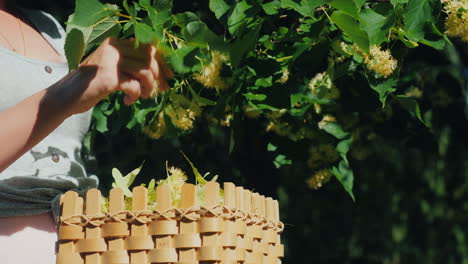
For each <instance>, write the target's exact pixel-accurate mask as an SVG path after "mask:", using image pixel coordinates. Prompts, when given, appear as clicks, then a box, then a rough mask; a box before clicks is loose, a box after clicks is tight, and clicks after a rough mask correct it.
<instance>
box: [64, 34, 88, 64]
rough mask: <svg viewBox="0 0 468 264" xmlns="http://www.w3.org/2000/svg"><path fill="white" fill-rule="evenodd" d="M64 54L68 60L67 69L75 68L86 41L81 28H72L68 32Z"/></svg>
mask: <svg viewBox="0 0 468 264" xmlns="http://www.w3.org/2000/svg"><path fill="white" fill-rule="evenodd" d="M64 48H65V56H66V57H67V61H68V68H69V70H73V69H76V68H77V67H78V65H79V64H80V62H81V58H83V55H84V52H85V49H86V42H85V36H84V33H83V31H82V30H79V29H78V28H73V29H72V30H70V32H68V34H67V37H66V39H65V47H64Z"/></svg>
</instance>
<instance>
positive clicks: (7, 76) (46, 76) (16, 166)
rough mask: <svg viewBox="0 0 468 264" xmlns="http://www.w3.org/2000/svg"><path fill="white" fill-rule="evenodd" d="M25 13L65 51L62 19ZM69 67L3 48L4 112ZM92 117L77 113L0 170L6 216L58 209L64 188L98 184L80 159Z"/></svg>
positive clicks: (0, 83)
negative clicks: (83, 141) (60, 20)
mask: <svg viewBox="0 0 468 264" xmlns="http://www.w3.org/2000/svg"><path fill="white" fill-rule="evenodd" d="M22 12H23V13H24V14H25V15H26V16H27V17H28V19H29V20H30V21H31V23H32V24H33V25H34V26H35V27H36V29H37V30H38V31H39V32H41V33H42V35H43V36H44V38H45V39H46V40H47V41H49V43H50V44H51V45H52V46H53V47H54V48H55V49H56V50H57V51H58V52H59V53H61V54H64V51H63V46H64V37H65V32H64V30H63V28H62V27H61V26H60V24H59V23H58V22H57V21H56V20H55V19H54V18H53V17H52V16H50V15H49V14H46V13H44V12H41V11H33V10H24V9H22ZM67 72H68V68H67V64H66V63H53V62H44V61H40V60H35V59H31V58H28V57H24V56H21V55H18V54H16V53H13V52H11V51H9V50H7V49H4V48H1V47H0V94H1V95H2V96H0V111H4V110H6V109H8V108H10V107H12V106H14V105H16V104H17V103H19V102H20V101H22V100H24V99H25V98H26V97H28V96H30V95H32V94H34V93H36V92H38V91H40V90H42V89H45V88H47V87H49V86H51V85H52V84H54V83H55V82H57V81H58V80H60V79H61V78H62V77H63V76H65V75H66V74H67ZM90 119H91V112H87V113H84V114H79V115H74V116H71V117H70V118H68V119H66V120H65V122H63V123H62V124H61V125H60V126H59V127H58V128H57V129H55V130H54V131H53V132H52V133H51V134H50V135H49V136H47V137H46V138H44V140H42V141H41V142H40V143H38V144H37V145H36V146H34V147H33V148H32V149H31V150H30V151H28V152H26V153H25V154H24V155H23V156H22V157H20V158H19V159H18V160H17V161H16V162H14V163H13V164H12V165H11V166H9V167H8V168H7V169H6V170H4V171H3V172H1V173H0V216H17V215H34V214H40V213H44V212H49V211H51V210H52V211H53V212H54V214H57V213H58V210H59V207H58V206H59V197H60V195H61V194H62V193H64V192H66V191H68V190H70V189H74V190H77V191H83V190H86V189H88V188H91V187H96V186H97V178H96V176H88V175H87V174H86V171H85V169H84V167H83V165H82V162H81V158H80V151H81V144H82V140H83V136H84V135H85V133H86V132H87V130H88V127H89V123H90ZM1 126H2V124H0V127H1ZM0 151H1V150H0Z"/></svg>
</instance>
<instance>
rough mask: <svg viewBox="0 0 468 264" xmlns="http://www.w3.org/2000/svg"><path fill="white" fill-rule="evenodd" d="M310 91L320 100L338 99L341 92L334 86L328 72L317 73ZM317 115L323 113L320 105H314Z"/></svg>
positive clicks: (310, 85) (311, 81)
mask: <svg viewBox="0 0 468 264" xmlns="http://www.w3.org/2000/svg"><path fill="white" fill-rule="evenodd" d="M309 90H310V91H311V92H312V93H313V94H315V95H317V96H318V97H320V98H326V99H338V98H339V97H340V90H338V88H336V86H335V85H333V83H332V80H331V78H330V76H329V75H328V74H327V73H326V72H321V73H317V74H316V75H315V76H314V77H313V78H312V79H311V80H310V82H309ZM314 109H315V112H316V113H317V114H320V113H321V112H322V107H321V105H320V104H314Z"/></svg>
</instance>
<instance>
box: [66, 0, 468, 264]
mask: <svg viewBox="0 0 468 264" xmlns="http://www.w3.org/2000/svg"><path fill="white" fill-rule="evenodd" d="M114 2H117V1H114ZM90 5H93V9H87V6H90ZM442 8H443V5H442V4H441V3H440V1H439V0H391V1H364V0H332V1H326V0H301V1H296V0H273V1H254V0H240V1H230V0H210V1H193V2H191V3H190V4H181V3H177V2H174V4H173V3H172V1H170V0H157V1H150V0H140V1H124V2H123V3H121V4H120V3H118V4H112V5H111V4H104V3H100V2H98V1H97V0H92V1H87V0H77V3H76V13H75V15H74V16H73V17H72V18H71V19H70V21H69V23H68V32H69V34H68V38H67V44H68V45H67V47H66V49H67V56H68V57H69V62H70V68H74V67H76V65H77V63H78V62H79V60H80V59H81V58H82V57H83V56H85V55H86V53H88V52H90V51H91V50H92V49H93V48H94V47H96V45H98V44H99V42H100V41H102V37H104V36H111V35H112V36H119V37H123V38H128V37H135V38H136V40H137V42H138V43H140V44H141V43H152V44H154V45H157V46H158V48H159V50H161V53H162V54H163V55H164V56H165V58H166V61H167V62H168V63H169V64H170V66H171V67H172V69H173V70H174V71H175V73H176V74H175V77H174V78H173V80H171V87H172V89H171V90H170V91H169V92H167V93H164V94H162V95H160V96H158V97H156V98H153V99H149V100H140V101H138V102H137V103H136V104H135V105H133V106H132V107H124V106H122V96H121V95H112V96H110V97H109V98H107V99H106V100H105V101H103V102H102V103H101V104H99V105H98V106H96V108H95V109H94V113H93V117H94V122H93V129H92V132H91V134H90V135H89V138H88V140H89V141H88V142H89V144H88V145H89V146H90V148H92V150H93V154H94V155H95V156H96V158H97V161H98V162H99V170H98V171H97V173H98V174H99V175H101V179H102V181H103V183H104V184H106V183H108V182H106V181H108V180H107V179H106V177H105V176H106V175H108V173H109V171H110V168H112V167H115V166H116V165H115V163H118V165H119V168H120V167H122V168H125V169H126V170H130V169H131V168H134V167H136V166H138V164H140V163H141V161H142V160H146V163H145V166H144V167H143V169H142V172H141V173H142V174H143V179H145V177H146V179H148V178H154V177H155V176H156V175H164V172H163V168H164V165H163V164H162V162H163V161H165V160H171V161H172V162H173V163H176V162H177V161H179V163H184V162H183V160H182V159H181V157H180V154H179V149H183V150H184V151H185V152H187V153H188V154H189V156H191V157H195V158H194V163H195V164H197V165H198V164H204V165H203V166H206V167H210V168H212V169H210V170H211V171H216V173H217V174H220V175H221V177H222V181H229V180H232V181H236V182H238V183H239V184H242V185H244V186H247V187H249V186H250V187H252V188H255V189H256V190H258V191H260V192H262V193H265V194H266V195H276V196H279V198H280V201H281V207H282V215H283V216H284V219H283V220H284V221H285V222H286V223H291V224H293V225H294V226H293V227H291V229H290V230H292V231H288V228H287V229H286V230H287V233H286V234H285V236H284V238H285V240H286V243H287V251H288V252H289V254H288V260H289V261H290V263H300V262H301V261H303V259H301V257H304V254H302V255H301V254H297V253H294V254H293V252H298V251H299V250H304V252H305V251H307V250H309V251H308V253H310V252H312V251H315V252H320V254H319V255H318V256H316V259H317V260H318V261H321V262H320V263H335V262H339V263H342V262H345V261H342V260H343V259H349V260H350V262H352V263H354V262H353V261H357V262H358V263H398V262H399V261H401V262H402V263H406V262H418V261H419V262H421V263H439V262H441V261H443V262H444V263H460V262H461V260H462V259H466V255H468V253H467V252H468V250H466V248H468V247H467V245H468V244H467V243H466V241H465V236H466V235H468V234H467V233H466V232H464V231H462V229H461V227H462V224H461V223H462V221H461V220H460V219H462V218H463V215H462V214H463V213H461V212H456V210H455V209H454V207H451V206H450V203H453V204H457V205H458V206H459V208H465V207H464V205H463V204H464V202H463V199H466V198H467V197H466V196H467V195H466V191H465V189H466V186H465V185H466V184H464V182H465V181H466V175H468V174H467V173H468V172H466V170H465V169H464V168H465V167H466V166H465V165H461V164H464V163H466V162H462V160H463V158H462V157H466V156H467V154H468V153H467V152H466V151H465V150H464V149H463V148H462V147H461V146H462V145H463V143H460V144H458V145H457V144H456V143H455V142H456V140H460V142H465V141H466V137H463V136H461V135H457V133H460V131H463V130H462V128H466V127H467V122H466V117H465V115H464V114H463V113H464V111H466V110H465V108H466V106H465V105H466V102H465V99H464V97H465V96H466V95H465V90H464V85H465V80H464V79H463V76H462V73H461V72H460V69H461V67H462V64H461V62H460V61H459V59H458V60H457V58H458V56H459V55H458V53H457V52H459V51H458V50H457V49H455V48H454V46H453V43H451V41H450V40H449V39H448V38H447V36H446V35H445V29H444V21H445V19H446V14H445V13H444V12H442ZM83 10H86V12H87V14H88V16H87V17H86V18H80V16H77V17H78V18H75V17H76V15H77V14H78V13H79V12H82V13H84V12H85V11H83ZM99 10H100V11H99ZM97 11H99V12H97ZM457 12H458V11H457ZM459 12H464V11H463V10H462V11H459ZM94 13H96V15H93V16H89V14H94ZM459 17H461V16H459ZM73 21H76V22H73ZM86 23H87V24H86ZM107 23H109V24H107ZM112 23H114V26H112V27H111V26H110V24H112ZM101 24H104V25H101ZM91 36H102V37H91ZM393 62H396V63H393ZM447 131H449V132H447ZM451 133H452V134H453V135H452V134H451ZM148 136H149V137H148ZM151 137H152V138H157V139H158V140H153V139H151ZM91 146H92V147H91ZM444 146H445V147H444ZM455 162H459V163H455ZM460 162H461V163H460ZM179 163H176V164H179ZM188 170H190V167H187V169H186V171H188ZM324 171H325V172H328V173H329V174H331V175H333V176H334V177H335V178H336V180H335V181H331V182H330V183H329V184H326V185H325V182H323V184H320V185H314V186H324V187H323V190H320V191H316V192H313V191H311V190H310V188H309V186H308V185H310V183H311V182H313V183H315V184H316V183H317V181H316V180H317V179H327V177H322V176H323V175H325V174H326V173H325V174H324ZM194 173H195V172H194ZM195 174H196V173H195ZM452 174H454V176H453V178H451V177H446V178H444V177H443V176H442V175H447V176H448V175H452ZM318 176H321V177H318ZM137 181H138V179H137ZM144 182H147V181H146V180H144ZM338 186H341V187H342V188H344V190H345V191H346V192H347V193H348V194H349V197H351V198H352V200H356V201H357V205H354V204H351V199H349V198H348V199H347V200H346V198H345V197H344V195H339V194H336V192H337V189H338ZM310 187H312V186H310ZM272 192H273V193H272ZM406 202H408V204H406ZM377 204H378V205H377ZM330 205H333V207H335V205H336V210H330V209H329V206H330ZM361 206H362V208H366V209H367V210H369V211H372V212H376V213H375V215H374V214H371V216H369V215H368V214H366V216H367V217H366V218H365V217H363V216H362V214H363V213H362V211H363V210H364V209H361ZM317 208H318V209H317ZM462 211H463V212H465V211H466V210H465V209H463V210H462ZM309 212H310V213H309ZM444 212H445V213H447V214H445V213H444ZM323 219H326V220H323ZM342 219H352V220H350V221H349V222H346V224H344V223H343V221H342ZM413 219H424V220H422V221H421V222H417V221H416V220H413ZM325 222H326V223H325ZM311 223H313V224H311ZM439 223H443V224H444V227H442V229H443V230H444V231H443V232H445V236H443V235H442V234H439V232H438V229H437V228H436V225H437V224H439ZM450 223H455V224H454V226H453V228H452V227H449V224H450ZM419 225H423V226H424V228H427V230H431V232H432V233H431V234H427V233H424V231H421V230H420V229H422V227H420V226H419ZM445 225H446V226H445ZM327 228H328V229H327ZM298 230H301V231H300V232H299V231H298ZM321 233H322V234H321ZM369 233H370V234H372V235H370V234H369ZM420 233H421V234H424V236H422V237H424V239H427V241H430V242H427V241H426V240H424V239H423V238H420V237H419V236H418V234H420ZM317 234H321V235H317ZM377 234H378V235H377ZM447 234H451V235H447ZM447 237H449V238H448V239H446V238H447ZM440 241H449V242H447V245H449V244H450V245H451V248H452V249H453V248H457V249H456V251H457V252H458V253H456V254H455V253H454V254H452V253H453V252H452V250H450V249H448V248H447V249H445V247H444V245H441V244H440ZM431 243H432V244H431ZM376 244H377V245H379V247H378V248H375V245H376ZM422 244H424V245H423V246H421V245H422ZM307 245H311V246H307ZM447 247H448V246H447ZM441 248H442V249H441ZM426 249H427V250H426ZM453 251H454V250H453ZM448 252H450V254H448ZM448 255H450V257H447V258H444V256H448ZM435 260H438V261H435ZM439 260H440V261H439Z"/></svg>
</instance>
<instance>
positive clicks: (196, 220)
mask: <svg viewBox="0 0 468 264" xmlns="http://www.w3.org/2000/svg"><path fill="white" fill-rule="evenodd" d="M223 187H224V202H223V204H220V203H219V201H220V200H221V199H220V190H219V184H218V183H216V182H209V183H207V184H206V187H205V198H204V202H203V204H202V205H201V206H197V205H196V204H195V186H194V185H192V184H184V185H183V187H182V193H181V199H180V205H179V207H178V208H174V207H173V206H172V201H171V193H170V190H169V187H168V186H166V185H162V186H158V188H157V189H156V208H155V209H153V210H148V205H147V203H148V202H147V199H148V198H147V197H148V195H147V194H148V190H147V189H146V188H144V187H141V186H140V187H135V188H134V189H133V198H132V206H131V210H125V206H124V194H123V191H122V190H121V189H119V188H114V189H112V190H111V192H110V195H109V209H108V210H107V211H106V212H105V213H103V212H102V210H101V203H102V201H103V199H102V197H101V193H100V192H99V191H98V190H97V189H91V190H89V191H88V192H87V194H86V199H85V202H84V201H83V198H81V197H78V194H77V193H75V192H73V191H70V192H67V193H65V194H64V195H63V196H62V199H61V203H62V213H61V216H60V226H59V240H58V242H57V250H58V251H57V264H101V263H102V264H111V263H112V264H121V263H122V264H123V263H128V264H130V263H131V264H134V263H135V264H136V263H138V264H146V263H177V264H198V263H207V264H208V263H209V264H218V263H220V264H221V263H222V264H238V263H242V264H279V263H281V258H282V257H283V254H284V253H283V252H284V248H283V245H282V244H281V243H280V233H281V232H282V230H283V224H282V223H281V222H280V221H279V210H278V202H277V201H275V200H273V199H272V198H265V197H264V196H261V195H259V194H258V193H252V192H250V191H248V190H244V189H243V188H242V187H236V186H234V184H232V183H224V186H223Z"/></svg>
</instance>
